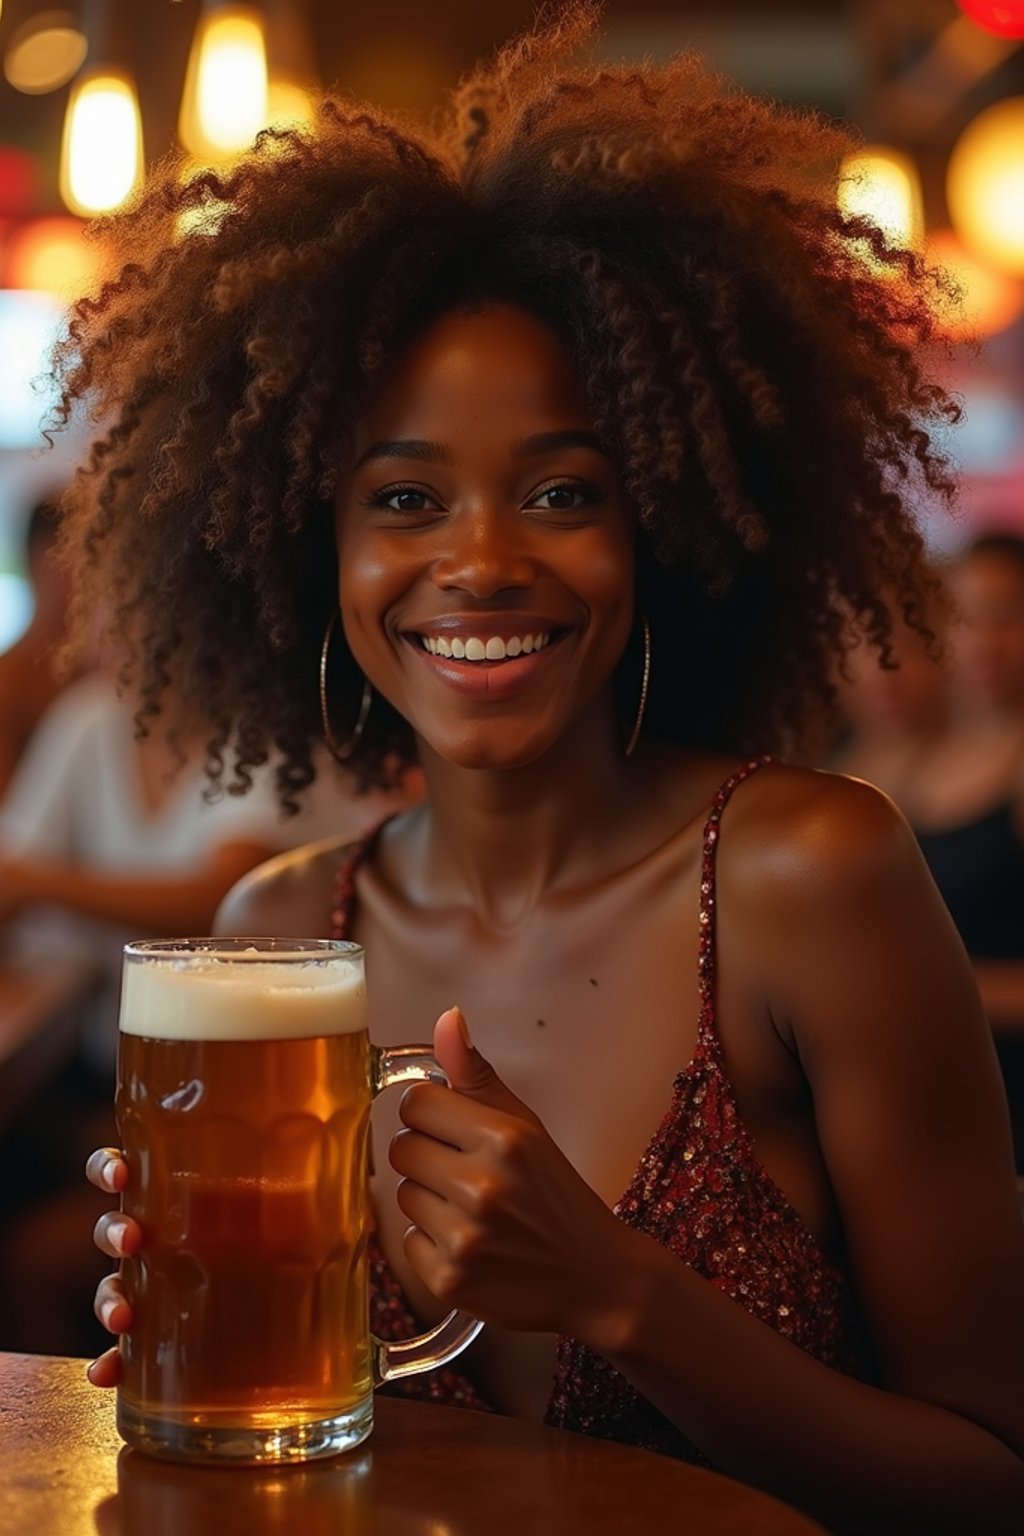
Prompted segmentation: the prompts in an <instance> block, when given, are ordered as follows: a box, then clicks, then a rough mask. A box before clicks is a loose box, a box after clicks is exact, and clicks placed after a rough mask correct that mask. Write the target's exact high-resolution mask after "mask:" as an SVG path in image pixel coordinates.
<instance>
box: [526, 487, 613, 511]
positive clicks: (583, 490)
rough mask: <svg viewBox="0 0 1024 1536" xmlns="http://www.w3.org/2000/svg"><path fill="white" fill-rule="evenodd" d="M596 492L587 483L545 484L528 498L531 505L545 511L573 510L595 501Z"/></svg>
mask: <svg viewBox="0 0 1024 1536" xmlns="http://www.w3.org/2000/svg"><path fill="white" fill-rule="evenodd" d="M597 499H598V498H597V492H596V491H594V490H593V489H592V488H591V487H590V486H588V485H582V484H566V483H563V484H561V485H546V486H545V487H544V489H543V490H540V491H537V492H535V494H534V495H533V496H532V497H531V498H530V505H531V506H534V507H536V506H540V507H542V508H543V509H544V510H545V511H547V512H575V511H576V510H577V508H579V507H583V506H587V505H588V504H589V503H590V502H592V501H596V500H597Z"/></svg>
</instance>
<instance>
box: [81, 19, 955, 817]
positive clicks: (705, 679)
mask: <svg viewBox="0 0 1024 1536" xmlns="http://www.w3.org/2000/svg"><path fill="white" fill-rule="evenodd" d="M594 25H595V6H594V5H593V4H591V3H589V0H587V3H577V4H569V5H567V6H561V7H560V8H558V11H557V14H556V15H555V17H554V19H553V20H551V19H550V18H549V20H548V21H547V22H546V23H545V24H542V25H540V26H538V27H537V28H536V29H535V30H534V31H532V32H530V33H529V34H527V35H526V36H524V37H522V38H520V39H519V40H517V41H515V42H513V43H512V44H510V45H509V46H507V47H506V48H505V49H504V50H503V51H501V52H500V53H499V54H498V56H497V57H496V59H495V60H494V61H493V62H491V63H490V64H488V65H485V66H482V67H480V68H479V69H478V70H476V71H475V72H474V73H473V74H472V75H471V76H470V77H469V78H468V79H467V80H465V81H464V82H463V84H462V85H461V86H460V87H459V89H458V90H457V91H456V92H455V94H454V96H453V98H452V101H451V103H450V105H449V108H448V110H447V111H446V113H445V114H444V115H443V117H441V118H439V120H438V122H437V124H436V125H434V126H432V127H430V128H425V127H422V126H419V127H417V126H408V125H404V124H402V123H400V122H398V121H396V120H394V119H392V118H388V117H385V116H382V115H380V114H379V113H377V112H375V111H371V110H364V109H362V108H357V107H353V106H350V105H347V104H345V103H343V102H342V101H340V100H337V99H332V98H328V99H326V100H324V102H323V103H322V105H321V106H320V108H319V112H318V116H317V119H316V122H315V124H314V125H313V126H312V127H311V128H309V129H306V130H301V131H300V130H295V131H272V132H266V133H264V134H262V135H261V136H260V138H259V139H258V141H257V143H256V146H255V148H254V150H253V152H252V153H251V154H250V155H249V156H248V157H246V158H245V159H244V160H242V161H241V162H240V163H238V164H237V165H236V166H235V167H233V168H232V169H230V170H228V171H225V172H223V173H220V174H218V173H215V172H213V171H207V172H203V173H200V174H195V175H193V177H192V179H191V180H187V179H182V176H181V168H180V165H178V164H175V163H174V162H169V163H167V164H165V165H164V166H163V167H162V168H161V169H160V170H159V171H158V172H157V173H156V174H155V175H154V176H153V177H152V179H151V180H150V182H149V184H148V186H147V188H146V190H145V192H144V193H143V194H142V196H141V197H140V198H139V200H138V201H137V202H136V203H135V204H134V205H133V206H132V207H130V208H129V209H128V211H126V212H125V213H123V214H121V215H119V216H117V217H115V218H113V219H110V220H106V221H104V223H103V224H102V225H101V226H100V230H101V233H103V234H104V235H106V236H107V237H108V238H110V239H113V240H114V241H115V242H116V244H117V248H118V250H119V252H120V257H121V261H122V263H123V264H122V265H121V266H120V268H119V276H118V277H117V278H116V280H112V281H110V282H108V283H106V284H105V285H104V286H103V287H102V288H101V290H100V291H99V292H98V294H97V295H96V296H95V297H90V298H86V299H83V300H82V301H81V302H79V303H78V304H77V306H76V307H75V309H74V311H73V315H72V318H71V321H70V325H69V330H68V334H67V337H66V339H65V341H64V342H63V343H62V345H61V348H60V350H59V352H58V362H57V367H58V373H59V377H60V382H61V387H62V396H61V403H60V406H59V408H58V410H57V413H56V420H55V425H57V426H59V425H62V424H64V423H65V422H66V421H67V420H68V419H69V417H70V415H71V413H72V411H73V410H74V408H75V406H76V403H77V402H85V403H86V404H87V405H88V408H89V410H90V411H91V412H92V415H93V418H94V419H95V420H97V422H99V423H100V424H101V428H102V432H101V435H100V436H99V437H98V438H97V439H96V441H95V442H94V443H93V445H92V448H91V451H90V453H89V455H88V458H87V460H86V462H85V463H84V464H83V465H82V467H81V469H80V471H79V474H78V477H77V479H76V482H75V484H74V485H73V486H72V488H71V489H70V491H69V492H68V494H67V496H66V498H65V503H64V522H63V538H64V541H65V547H66V548H67V549H68V550H69V551H73V552H74V553H73V558H74V559H75V561H76V566H77V568H78V570H79V573H80V578H81V579H80V586H79V591H78V594H77V600H76V601H77V612H78V616H79V622H80V624H81V625H82V626H84V625H85V624H86V623H87V622H88V619H89V614H90V612H91V611H94V609H95V605H96V603H97V602H100V603H103V604H104V605H105V606H106V609H107V611H108V612H109V613H110V614H111V616H112V617H111V626H112V629H113V631H114V632H115V634H116V635H117V637H118V639H119V641H120V642H121V643H122V645H123V646H124V652H123V654H124V655H125V657H126V660H125V664H124V673H123V676H124V680H125V681H126V682H127V683H128V684H129V685H130V686H132V687H133V688H134V690H135V691H136V693H137V696H138V697H139V700H140V703H139V713H138V717H137V718H138V720H139V722H140V727H141V728H144V727H145V724H146V721H147V720H148V719H150V718H151V717H152V716H154V715H156V714H157V713H158V712H159V711H160V709H161V704H162V700H163V697H164V694H165V690H166V689H167V687H168V685H169V684H170V683H172V682H173V683H174V685H175V687H176V689H177V690H178V691H179V692H180V693H181V694H182V695H183V696H185V697H187V698H189V699H190V701H192V702H193V703H194V704H195V705H196V706H197V707H199V708H201V709H202V711H203V712H204V715H205V720H206V722H207V728H208V736H209V746H208V763H207V768H208V772H209V774H210V777H211V779H212V780H214V781H218V780H230V782H229V784H228V787H229V788H230V789H232V790H234V791H240V790H241V789H243V788H244V787H245V785H246V784H247V782H248V780H249V777H250V774H251V770H252V769H253V768H255V767H257V766H259V765H261V764H263V763H265V762H267V761H268V760H269V759H274V760H275V761H276V763H277V782H278V787H279V793H280V796H281V800H282V803H283V804H284V805H285V806H293V805H294V803H295V797H296V795H297V794H299V793H300V792H301V790H302V789H303V788H304V787H305V785H307V784H308V783H309V782H310V780H311V778H312V777H313V773H314V767H313V761H314V756H313V754H314V747H315V744H316V742H317V740H318V739H319V737H320V733H321V726H320V713H319V700H318V690H317V676H318V659H319V652H320V646H321V642H322V638H323V634H324V629H325V626H326V624H327V621H328V618H329V616H330V614H331V612H332V611H333V610H334V607H335V605H336V603H337V573H336V556H335V550H334V541H333V511H332V501H333V497H334V495H335V486H336V479H337V476H338V474H339V468H340V467H342V466H344V463H345V453H346V443H347V442H348V440H349V437H350V434H351V431H352V426H353V423H354V422H355V421H356V420H357V419H358V416H359V413H360V411H361V409H362V406H363V402H364V401H365V399H366V397H367V393H368V391H370V390H372V389H373V387H374V380H375V378H376V377H377V376H378V374H379V373H380V370H381V368H382V367H383V366H384V365H385V363H386V361H387V359H388V358H389V355H391V353H392V352H393V350H394V349H395V348H396V347H398V346H400V345H401V343H402V340H403V338H404V337H406V336H408V335H409V334H410V332H411V330H412V329H414V328H415V327H417V326H418V325H421V324H423V323H424V321H425V320H427V319H429V317H430V316H431V314H434V313H438V312H440V311H441V310H442V309H443V308H444V306H445V305H450V304H454V303H460V302H464V301H466V300H467V299H469V300H474V299H479V298H480V297H487V296H490V297H492V298H500V299H502V300H505V301H509V302H513V303H516V304H519V305H522V306H524V307H525V308H527V309H528V310H530V311H531V312H532V313H534V314H536V315H537V316H538V317H540V318H541V319H543V320H545V321H547V322H549V323H550V324H551V325H552V326H554V327H555V329H556V330H557V332H558V334H559V336H560V337H561V339H562V340H563V342H564V344H565V345H566V346H567V347H568V349H569V351H570V353H571V355H572V358H573V360H574V363H575V365H576V367H577V369H578V373H579V376H580V378H581V379H582V380H583V381H584V382H585V385H586V388H587V391H588V396H589V400H590V403H591V407H592V411H593V419H594V424H595V429H596V431H597V432H598V433H599V434H600V436H601V438H602V440H603V442H604V443H605V444H606V446H607V449H608V451H609V453H610V454H611V456H612V458H613V460H614V461H615V462H616V464H617V466H618V467H619V470H620V472H621V474H622V476H623V479H624V482H625V485H626V487H627V489H628V492H629V494H630V496H631V497H632V499H633V502H634V504H635V507H636V510H637V516H638V524H639V533H638V539H639V551H638V572H639V574H638V585H639V592H638V602H639V604H640V605H641V607H642V609H643V611H644V613H645V614H646V616H647V619H648V622H649V624H650V628H651V634H652V648H653V656H654V667H653V671H652V679H651V697H650V704H649V709H648V714H647V721H646V729H647V730H648V731H649V732H651V733H652V734H654V735H656V736H659V737H661V738H662V739H667V740H671V741H682V742H687V743H689V744H691V745H697V746H706V747H713V748H715V749H719V750H726V751H730V752H740V751H744V752H745V751H760V750H768V749H776V750H778V749H779V748H780V747H781V748H782V749H785V748H786V747H787V745H792V743H793V742H795V741H797V740H798V739H799V736H800V732H801V728H802V726H803V724H804V722H806V721H808V720H809V719H813V718H816V717H819V716H820V714H821V712H822V711H823V710H827V709H828V708H829V707H830V704H831V699H832V683H831V678H832V677H833V676H834V673H835V667H836V662H837V657H840V656H841V655H842V653H843V647H844V640H845V635H846V632H847V628H848V625H849V621H850V619H851V618H852V619H853V620H854V621H855V623H856V625H857V627H858V628H859V630H860V631H861V633H866V634H867V635H868V636H869V637H870V639H871V640H872V641H873V642H874V643H875V644H876V645H877V646H878V647H879V649H880V650H881V652H882V656H883V660H885V659H886V657H887V656H888V646H889V619H888V600H887V599H886V598H884V597H883V596H882V594H883V593H896V594H897V603H898V605H899V607H900V608H901V610H902V613H903V616H904V617H905V618H906V619H907V621H908V622H910V623H911V624H914V625H915V626H916V627H918V628H920V629H922V630H926V621H925V619H924V618H923V617H922V615H923V614H924V613H925V611H926V608H927V600H928V593H929V577H928V576H927V574H926V572H925V568H924V565H923V562H922V559H921V554H922V550H921V538H920V535H919V532H918V529H917V526H916V523H915V519H914V512H913V507H914V498H915V496H916V495H917V494H919V492H920V490H921V489H922V488H924V489H925V490H926V491H927V492H928V493H930V494H938V495H940V496H943V497H947V498H948V497H950V496H951V495H952V492H953V480H952V475H951V473H950V471H949V468H948V466H947V464H946V462H945V460H944V458H943V456H942V454H941V453H940V452H938V451H937V450H936V448H935V446H934V444H933V442H932V439H931V438H930V436H929V428H930V427H934V426H935V425H937V424H938V425H942V424H944V423H945V422H948V421H955V420H957V419H958V415H959V412H958V408H957V406H956V405H955V403H953V402H952V401H951V400H950V399H949V398H948V397H947V396H946V395H945V394H944V393H943V391H942V390H941V389H940V388H939V387H938V386H937V385H936V384H935V383H934V382H931V381H930V379H929V378H928V376H927V374H926V372H925V371H924V370H923V364H922V359H923V357H924V355H925V350H924V349H927V348H929V347H931V346H933V345H937V344H938V341H939V337H938V327H937V324H936V321H935V318H934V313H935V311H934V303H933V301H934V298H935V290H936V289H937V288H938V287H939V285H940V279H939V278H938V277H937V276H936V275H935V274H933V273H930V272H929V271H927V270H926V269H925V268H924V267H923V266H922V264H921V262H920V260H919V259H918V258H917V257H916V256H915V255H913V254H912V253H909V252H906V251H903V250H899V249H895V248H892V247H890V246H889V245H888V244H887V242H886V240H885V238H884V237H883V236H882V235H881V233H880V232H879V231H878V230H877V229H876V228H875V227H874V226H873V225H871V224H870V223H869V222H867V221H865V220H863V219H857V218H849V217H846V216H844V215H843V214H841V213H840V212H839V211H838V209H837V207H836V202H835V196H834V190H835V174H836V168H837V166H838V163H839V159H840V157H841V155H842V154H843V153H844V152H845V151H846V150H847V149H848V148H849V139H848V137H847V136H846V135H845V134H844V133H843V132H842V131H840V130H839V129H838V128H836V127H835V126H833V125H831V124H828V123H825V122H823V121H821V120H820V119H818V118H816V117H814V116H811V115H808V114H797V113H793V112H789V111H783V110H781V109H779V108H777V107H775V106H773V105H771V104H767V103H764V102H762V101H758V100H754V99H751V98H750V97H748V96H745V95H742V94H740V93H737V92H734V91H731V90H728V89H726V88H725V87H723V85H722V83H721V82H720V81H718V80H717V79H715V78H713V77H712V76H710V75H709V74H708V73H707V72H706V71H705V70H704V69H703V67H702V66H701V64H700V62H699V61H698V60H696V59H695V58H693V57H692V56H687V55H684V56H681V57H678V58H676V59H673V60H672V61H671V62H669V63H668V64H666V65H664V66H663V67H658V68H654V67H650V66H647V65H645V66H642V67H625V66H623V67H618V68H609V67H605V66H596V65H580V64H578V63H575V62H574V59H576V58H577V57H578V53H579V49H580V46H581V45H582V44H584V43H585V42H586V41H587V39H588V38H589V37H590V35H591V33H592V31H593V28H594ZM337 644H338V654H337V655H334V656H333V657H332V664H331V665H332V705H333V707H335V708H336V709H337V719H338V720H339V722H344V721H348V720H352V719H354V717H355V713H356V708H357V705H358V700H359V693H360V688H361V679H360V678H359V676H358V675H357V673H356V669H355V664H354V662H353V661H352V658H351V657H350V656H349V657H346V655H345V650H344V645H343V642H338V643H337ZM620 672H621V673H622V685H621V686H622V698H623V708H624V710H625V709H627V708H628V707H629V706H628V705H627V703H626V700H627V699H629V700H631V701H632V707H633V708H635V699H636V688H637V680H638V677H639V660H638V658H637V656H636V655H635V653H634V650H633V648H631V649H630V650H629V651H628V652H627V654H626V656H625V657H624V658H623V661H622V663H621V666H620ZM334 693H336V697H333V694H334ZM339 734H344V726H343V725H339ZM414 751H415V746H414V742H413V739H412V735H411V732H410V730H409V728H408V726H407V725H406V724H405V722H404V721H403V720H402V719H401V718H400V717H399V716H398V715H397V713H396V712H395V711H394V710H392V709H391V707H390V706H389V705H388V704H387V703H386V702H385V701H380V700H379V701H377V702H376V703H375V705H374V708H373V710H372V712H371V715H370V718H369V722H368V725H367V728H366V731H365V734H364V736H363V738H362V740H361V742H360V744H359V748H358V751H357V753H356V755H355V756H354V757H353V760H352V764H351V766H352V768H353V770H354V772H355V773H356V774H357V776H358V778H359V780H360V782H361V783H363V784H372V783H375V784H387V783H390V782H393V779H394V776H395V774H396V772H397V771H399V770H400V769H401V768H402V767H403V766H404V765H405V764H407V763H408V762H409V761H410V760H411V758H412V755H413V753H414Z"/></svg>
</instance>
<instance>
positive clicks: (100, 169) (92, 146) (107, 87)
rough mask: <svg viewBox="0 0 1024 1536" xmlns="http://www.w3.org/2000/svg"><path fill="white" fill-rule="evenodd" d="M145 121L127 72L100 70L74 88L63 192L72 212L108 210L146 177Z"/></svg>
mask: <svg viewBox="0 0 1024 1536" xmlns="http://www.w3.org/2000/svg"><path fill="white" fill-rule="evenodd" d="M142 164H143V162H142V119H141V117H140V115H139V103H138V98H137V96H136V94H135V87H134V86H133V84H132V82H131V80H129V78H128V77H127V76H126V75H123V74H119V73H117V72H115V71H113V70H109V69H101V70H96V71H95V72H90V73H89V74H87V75H83V76H82V77H81V78H80V79H79V80H77V81H76V82H75V84H74V85H73V86H72V88H71V96H70V99H69V101H68V110H67V116H66V117H65V119H64V143H63V147H62V150H61V162H60V193H61V197H62V198H63V199H64V202H65V204H66V205H67V207H68V208H70V209H71V211H72V213H82V214H92V213H109V212H110V211H111V210H112V209H114V208H119V207H120V206H121V204H122V203H124V202H126V201H127V199H128V198H129V197H130V196H131V194H132V192H133V191H134V190H135V188H136V187H137V186H138V184H139V182H140V181H141V180H142Z"/></svg>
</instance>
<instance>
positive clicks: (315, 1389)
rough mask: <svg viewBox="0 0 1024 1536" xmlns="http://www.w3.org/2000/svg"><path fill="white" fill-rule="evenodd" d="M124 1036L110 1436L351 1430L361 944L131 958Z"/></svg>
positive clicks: (364, 1225)
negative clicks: (114, 1401) (132, 1229)
mask: <svg viewBox="0 0 1024 1536" xmlns="http://www.w3.org/2000/svg"><path fill="white" fill-rule="evenodd" d="M133 949H134V950H136V951H139V952H140V953H139V956H138V958H134V957H133V954H132V950H133ZM120 1030H121V1038H120V1053H119V1073H118V1091H117V1117H118V1127H119V1131H120V1136H121V1144H122V1147H123V1148H124V1151H125V1154H126V1157H127V1160H128V1163H129V1166H130V1168H131V1170H132V1179H131V1183H130V1186H129V1189H128V1191H127V1192H126V1195H125V1200H124V1208H125V1210H126V1211H127V1212H128V1213H129V1214H130V1215H132V1216H134V1217H135V1218H136V1220H137V1221H138V1222H139V1223H140V1225H141V1227H142V1230H143V1234H144V1241H143V1245H142V1249H141V1251H140V1253H139V1254H138V1256H137V1257H135V1258H133V1259H129V1260H128V1261H126V1263H125V1264H124V1266H123V1275H124V1284H125V1288H126V1291H127V1294H128V1297H129V1300H130V1302H131V1305H132V1309H133V1311H134V1314H135V1323H134V1326H133V1328H132V1330H131V1332H130V1333H129V1334H128V1335H127V1337H126V1338H125V1339H124V1340H123V1343H122V1384H121V1390H120V1402H119V1415H120V1421H121V1428H122V1432H123V1433H125V1435H126V1438H129V1439H137V1441H138V1443H140V1444H142V1445H143V1448H146V1446H145V1441H146V1440H147V1438H152V1437H153V1435H154V1434H155V1435H156V1436H157V1437H160V1436H167V1435H168V1434H169V1435H170V1436H171V1438H172V1439H173V1438H174V1436H175V1433H176V1431H180V1432H181V1436H182V1437H183V1438H184V1439H186V1440H187V1439H188V1434H189V1431H190V1430H191V1429H194V1428H197V1427H200V1426H201V1430H202V1433H203V1434H207V1435H212V1436H213V1438H214V1440H216V1438H217V1437H218V1436H220V1437H225V1436H226V1437H228V1439H229V1440H231V1439H234V1440H235V1441H236V1442H237V1443H238V1444H243V1443H245V1442H246V1440H247V1438H248V1439H249V1440H250V1441H251V1443H253V1444H257V1443H258V1442H259V1441H260V1440H261V1437H265V1436H266V1435H267V1434H270V1435H271V1436H273V1435H274V1434H279V1433H281V1432H286V1433H287V1434H289V1435H291V1436H297V1437H298V1439H299V1441H300V1442H301V1441H303V1440H306V1441H312V1440H315V1439H316V1438H317V1437H318V1436H319V1437H321V1438H322V1437H323V1435H324V1434H325V1433H328V1432H329V1433H338V1432H339V1431H340V1430H341V1429H343V1428H344V1426H346V1425H347V1426H348V1427H349V1430H350V1431H351V1432H352V1433H353V1434H354V1433H356V1432H357V1431H358V1429H359V1427H360V1416H361V1415H362V1416H364V1417H365V1415H366V1413H367V1411H368V1404H369V1401H370V1394H371V1390H372V1381H371V1371H370V1346H369V1336H368V1328H367V1294H366V1266H365V1263H364V1250H365V1245H366V1238H367V1232H368V1230H369V1220H368V1214H369V1213H368V1201H369V1196H368V1187H367V1132H368V1121H369V1112H370V1103H371V1097H372V1090H371V1070H370V1047H369V1040H368V1036H367V1028H366V995H365V988H364V984H363V967H362V952H361V951H360V950H358V948H357V946H354V945H353V946H335V947H334V949H333V950H331V949H328V950H327V952H326V954H325V953H322V952H318V951H313V952H312V953H310V952H308V951H306V950H304V949H301V948H300V949H297V950H290V949H288V948H286V947H282V948H281V949H279V950H278V951H276V952H274V953H273V954H271V955H268V954H266V953H264V952H263V951H261V950H255V949H253V950H250V951H249V954H248V958H246V955H245V952H237V953H228V954H225V953H223V950H222V949H221V950H220V952H217V953H214V952H211V951H209V950H207V951H204V950H203V949H202V948H196V949H194V950H192V951H189V952H184V953H182V952H176V953H174V954H172V955H171V956H169V957H168V956H165V957H164V958H163V959H162V960H160V959H156V958H155V957H154V958H149V957H147V956H146V947H145V946H141V945H140V946H129V950H128V952H127V953H126V963H125V972H124V985H123V991H122V1001H121V1020H120ZM360 1438H361V1436H360ZM149 1448H152V1447H149Z"/></svg>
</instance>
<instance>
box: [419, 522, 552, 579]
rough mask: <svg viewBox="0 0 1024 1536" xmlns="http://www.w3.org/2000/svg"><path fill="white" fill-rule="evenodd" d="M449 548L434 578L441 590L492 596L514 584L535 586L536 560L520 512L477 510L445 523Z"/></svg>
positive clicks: (441, 558) (435, 570) (437, 564)
mask: <svg viewBox="0 0 1024 1536" xmlns="http://www.w3.org/2000/svg"><path fill="white" fill-rule="evenodd" d="M445 536H446V548H445V549H444V551H443V553H442V554H440V555H439V556H438V558H437V560H436V561H435V563H434V573H433V574H434V582H435V584H436V585H437V586H438V587H440V588H441V590H442V591H450V590H458V591H463V592H468V593H469V594H470V595H471V596H472V597H478V598H487V597H493V596H494V595H495V593H497V592H502V591H506V590H508V589H509V588H512V587H519V588H522V587H529V586H532V584H533V582H534V580H535V578H536V567H535V563H534V561H533V559H532V557H531V555H530V552H529V549H528V536H527V532H526V530H525V529H524V528H523V527H522V524H521V522H520V520H519V518H518V516H508V515H507V514H504V513H502V512H490V511H487V512H474V513H472V514H468V513H467V514H465V515H463V516H461V517H457V518H454V519H452V521H451V522H449V523H447V524H446V525H445Z"/></svg>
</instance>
